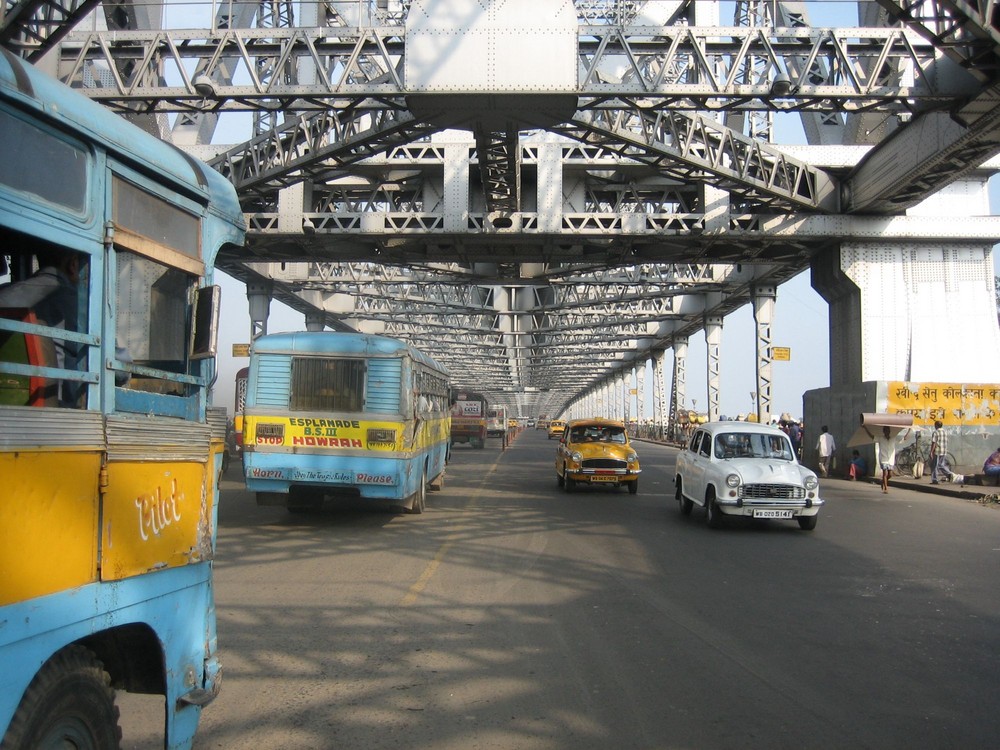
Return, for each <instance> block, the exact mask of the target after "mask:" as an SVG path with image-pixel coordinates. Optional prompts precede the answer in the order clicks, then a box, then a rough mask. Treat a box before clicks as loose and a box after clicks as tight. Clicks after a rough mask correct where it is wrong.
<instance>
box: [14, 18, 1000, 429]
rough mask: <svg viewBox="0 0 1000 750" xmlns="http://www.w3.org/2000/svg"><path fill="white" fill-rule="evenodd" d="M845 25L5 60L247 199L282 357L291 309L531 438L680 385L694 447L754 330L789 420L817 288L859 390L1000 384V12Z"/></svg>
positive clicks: (76, 30)
mask: <svg viewBox="0 0 1000 750" xmlns="http://www.w3.org/2000/svg"><path fill="white" fill-rule="evenodd" d="M822 5H824V4H816V3H802V2H799V3H794V2H774V1H771V2H763V1H758V2H735V3H717V2H684V1H683V0H678V1H676V2H670V1H667V0H650V1H649V2H641V1H639V0H576V2H573V3H565V2H561V1H559V0H504V1H503V2H500V1H499V0H498V1H495V2H489V1H487V2H471V0H469V1H467V2H454V3H449V4H443V3H436V2H432V0H410V1H409V2H400V1H399V0H376V1H375V2H369V1H368V0H350V1H343V2H340V1H337V0H331V1H330V2H316V3H310V2H286V1H283V0H264V1H260V2H236V1H234V2H223V3H219V2H213V3H205V4H203V5H198V4H191V3H185V4H183V5H181V4H174V3H171V2H167V3H165V4H163V5H150V4H148V3H139V2H134V1H133V0H116V2H115V3H106V2H97V1H94V0H75V2H70V3H58V4H57V3H53V2H51V0H17V2H13V1H12V0H0V8H2V15H0V44H2V45H3V46H4V48H5V49H6V50H7V51H9V52H10V53H12V54H16V55H21V56H24V57H26V58H28V59H30V60H31V61H33V62H35V63H36V64H37V65H39V66H40V67H42V68H43V69H45V70H47V71H49V72H50V73H52V74H53V75H55V76H57V77H59V78H61V79H62V80H64V81H65V82H67V83H69V84H70V85H72V86H75V87H78V88H80V89H82V90H83V91H84V92H85V93H87V94H88V95H89V96H91V97H92V98H94V99H95V100H97V101H100V102H102V103H104V104H105V105H106V106H107V107H110V108H112V109H113V110H115V111H118V112H120V113H121V114H122V115H123V116H124V117H127V118H128V119H130V120H132V121H134V122H137V123H139V124H140V125H142V126H143V127H145V128H146V129H148V130H150V131H151V132H154V133H156V134H157V135H159V136H160V137H162V138H164V139H166V140H169V141H172V142H173V143H175V144H176V145H177V146H179V147H181V148H183V149H185V150H187V151H189V152H190V153H192V154H194V155H197V156H199V157H202V158H205V159H207V160H209V161H210V163H211V164H212V165H213V166H214V167H215V168H216V169H218V170H219V171H221V172H222V173H223V174H225V175H227V176H228V177H229V178H230V179H231V180H232V182H233V183H234V184H235V185H236V187H237V189H238V191H239V193H240V195H241V199H242V202H243V207H244V211H245V213H246V217H247V221H248V226H249V230H250V232H249V240H248V243H247V246H246V247H245V248H244V249H243V251H242V252H241V253H238V254H233V255H231V256H226V257H223V258H220V260H219V266H220V267H221V268H222V269H223V270H225V271H227V272H228V273H230V274H231V275H233V276H235V277H237V278H239V279H242V280H243V281H245V282H247V284H248V291H249V293H250V294H251V295H252V296H253V298H254V301H255V305H254V306H253V307H254V309H255V310H257V312H256V313H255V314H254V316H255V319H254V320H253V321H252V323H250V324H249V325H248V327H249V328H250V330H251V331H252V333H253V334H254V335H257V334H259V333H261V332H262V331H264V330H266V310H267V301H268V299H269V298H271V297H272V296H273V297H274V298H276V299H279V300H281V301H282V302H285V303H286V304H288V305H290V306H292V307H293V308H295V309H297V310H300V311H302V312H303V313H305V314H306V316H307V320H308V322H309V325H310V327H316V328H318V327H324V326H325V327H331V328H334V329H355V330H362V331H371V332H378V333H385V334H387V335H391V336H394V337H397V338H402V339H406V340H409V341H412V342H413V343H414V344H415V345H417V346H418V347H419V348H421V349H422V350H424V351H426V352H427V353H429V354H431V355H432V356H434V357H436V358H437V359H439V360H440V361H441V362H443V363H444V364H446V365H448V366H449V367H450V368H451V370H452V372H453V374H454V377H455V380H456V384H457V385H460V386H464V387H469V388H474V389H476V390H480V391H485V392H487V393H489V394H490V395H491V396H492V397H493V399H494V400H497V401H500V402H506V403H507V404H508V405H510V406H512V407H514V409H516V411H517V412H518V413H521V414H524V415H531V414H538V413H547V414H550V415H557V414H560V413H570V412H572V411H573V410H574V409H579V408H587V409H594V408H598V407H599V408H601V409H604V410H609V409H610V405H611V404H617V405H618V406H617V407H616V408H618V409H619V414H621V413H623V412H622V411H621V410H623V409H625V408H627V407H626V404H628V403H629V398H628V396H629V395H630V393H631V392H632V391H633V390H639V389H640V388H637V387H635V386H634V385H630V384H631V383H633V382H634V381H632V378H633V377H635V376H634V374H633V373H635V372H636V371H638V372H641V373H643V374H644V373H645V370H646V367H647V363H648V362H652V366H653V369H654V373H656V374H657V382H656V383H654V385H653V388H652V389H651V393H654V397H653V402H654V406H655V408H656V411H657V414H655V415H654V416H655V418H656V419H657V421H660V422H666V421H668V420H670V419H672V418H673V417H674V416H676V412H677V409H678V406H683V404H684V398H685V382H684V378H685V373H686V372H687V370H688V369H690V365H689V363H686V362H685V361H684V359H685V356H684V353H685V352H686V349H687V344H688V341H689V340H690V337H691V336H694V335H696V334H697V335H704V336H706V337H707V341H708V345H709V350H710V354H709V358H708V362H707V364H706V366H707V370H708V382H709V393H708V399H707V403H708V408H709V412H710V416H718V414H717V411H718V403H719V388H720V385H719V384H720V372H721V370H722V368H723V367H724V366H725V364H724V362H723V361H722V357H721V347H720V341H721V336H722V327H723V322H724V319H725V317H726V316H727V315H728V314H729V313H731V312H732V311H733V310H736V309H738V308H740V307H743V306H745V305H751V306H752V308H753V311H754V318H755V326H756V336H757V342H756V344H757V346H756V354H757V356H756V360H757V361H756V362H754V363H744V366H748V367H749V366H752V367H755V368H756V373H757V394H756V396H757V398H756V404H757V409H758V414H759V417H760V418H762V419H766V418H767V417H768V416H769V415H770V410H771V401H772V394H771V360H772V354H773V353H772V346H771V340H770V328H771V324H772V323H773V314H774V305H773V301H774V299H775V295H777V296H779V297H780V294H781V290H780V285H781V283H782V282H784V281H786V280H787V279H789V278H791V277H792V276H794V275H796V274H798V273H800V272H801V271H803V270H804V269H807V268H809V269H812V275H813V282H814V286H815V287H816V289H817V290H818V291H819V292H820V293H821V294H822V295H823V297H824V298H825V299H826V300H827V301H828V302H829V304H830V305H831V314H830V329H831V330H830V340H831V357H830V361H831V372H830V382H831V385H832V386H840V385H847V384H851V383H859V382H864V381H869V380H906V381H926V380H930V381H942V382H995V381H998V380H1000V329H998V326H997V317H996V305H995V297H994V285H993V263H992V255H991V254H992V246H993V244H994V243H995V242H997V241H998V240H1000V219H998V218H997V217H993V216H991V215H990V211H989V205H988V199H987V193H986V181H987V180H988V178H989V177H990V176H991V175H992V174H993V173H994V172H995V171H996V170H997V168H998V167H1000V162H998V161H996V160H995V158H994V157H996V155H997V153H998V152H1000V106H998V103H1000V100H998V97H1000V88H998V79H1000V64H998V63H1000V30H998V28H997V27H996V26H995V24H996V23H997V18H996V17H994V14H993V13H992V12H991V11H990V10H989V9H990V8H992V4H988V3H987V4H979V5H976V4H970V3H966V2H946V1H945V0H938V1H936V2H935V1H933V0H932V1H930V2H923V3H917V4H913V3H909V2H890V1H889V0H880V1H879V2H878V3H871V2H862V3H857V7H856V10H857V12H852V11H854V10H855V8H854V6H852V5H851V4H849V3H837V4H836V5H837V6H838V10H839V11H840V13H839V15H842V16H843V18H842V19H838V20H837V22H836V23H835V24H833V25H825V26H824V25H813V23H811V20H810V17H809V11H810V10H817V9H820V6H822ZM825 5H828V6H829V5H833V4H825ZM724 12H726V13H729V14H731V15H730V16H728V17H723V13H724ZM791 133H794V135H793V136H792V137H791V138H790V137H789V134H791ZM799 134H801V135H799ZM788 140H795V141H796V143H794V144H792V143H789V142H788ZM955 331H961V332H962V334H963V336H961V337H959V336H955V335H954V332H955ZM969 341H974V342H975V343H976V345H977V347H978V348H977V354H976V356H975V357H968V356H963V355H964V353H965V351H966V350H965V346H966V345H965V344H963V343H962V342H969ZM668 353H670V354H671V356H672V357H673V363H672V365H671V364H670V363H669V362H666V361H665V360H664V358H665V357H666V356H667V354H668ZM667 373H672V376H670V377H671V379H672V381H673V382H672V386H671V387H670V389H669V394H670V395H668V389H667V388H666V386H665V383H663V382H662V379H663V378H664V377H666V376H667ZM638 377H640V378H641V377H642V376H641V375H640V376H638Z"/></svg>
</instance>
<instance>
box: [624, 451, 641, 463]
mask: <svg viewBox="0 0 1000 750" xmlns="http://www.w3.org/2000/svg"><path fill="white" fill-rule="evenodd" d="M625 460H626V461H628V462H629V463H630V464H634V463H635V462H636V461H638V460H639V457H638V456H637V455H636V454H635V453H629V454H628V455H627V456H626V457H625Z"/></svg>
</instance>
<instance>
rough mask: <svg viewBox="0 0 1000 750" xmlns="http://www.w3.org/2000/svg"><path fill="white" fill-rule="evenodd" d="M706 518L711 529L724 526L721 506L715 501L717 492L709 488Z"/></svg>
mask: <svg viewBox="0 0 1000 750" xmlns="http://www.w3.org/2000/svg"><path fill="white" fill-rule="evenodd" d="M705 520H706V521H707V522H708V528H710V529H717V528H719V527H721V526H722V513H720V512H719V506H718V504H717V503H716V502H715V492H714V491H713V490H709V491H708V494H707V495H706V496H705Z"/></svg>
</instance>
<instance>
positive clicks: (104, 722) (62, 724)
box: [0, 646, 122, 750]
mask: <svg viewBox="0 0 1000 750" xmlns="http://www.w3.org/2000/svg"><path fill="white" fill-rule="evenodd" d="M121 739H122V730H121V727H120V726H119V725H118V706H116V705H115V692H114V690H112V689H111V677H110V675H108V673H107V672H105V671H104V665H103V664H102V663H101V662H100V661H98V659H97V657H96V656H95V655H94V653H93V652H92V651H91V650H90V649H88V648H84V647H83V646H67V647H66V648H64V649H63V650H62V651H59V652H58V653H56V654H55V656H53V657H52V658H51V659H49V660H48V661H47V662H46V663H45V664H44V665H43V666H42V668H41V669H40V670H39V671H38V674H36V675H35V677H34V679H33V680H32V681H31V684H30V685H28V689H27V690H26V691H25V693H24V697H23V698H22V699H21V703H20V704H19V705H18V707H17V711H16V712H15V713H14V718H13V719H11V722H10V726H9V727H8V729H7V734H6V736H5V737H4V739H3V744H2V745H0V748H2V749H3V750H33V749H34V748H48V747H62V746H63V745H65V746H67V747H76V748H80V750H119V748H120V747H121Z"/></svg>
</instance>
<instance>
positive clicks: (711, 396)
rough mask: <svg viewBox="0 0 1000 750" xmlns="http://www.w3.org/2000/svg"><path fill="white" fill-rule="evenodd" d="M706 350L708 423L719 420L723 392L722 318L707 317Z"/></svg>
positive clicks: (715, 316) (719, 316) (718, 316)
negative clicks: (720, 397) (720, 399)
mask: <svg viewBox="0 0 1000 750" xmlns="http://www.w3.org/2000/svg"><path fill="white" fill-rule="evenodd" d="M705 345H706V346H705V348H706V359H707V367H708V421H709V422H715V421H716V420H718V418H719V393H720V391H721V390H722V316H721V315H706V316H705Z"/></svg>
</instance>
